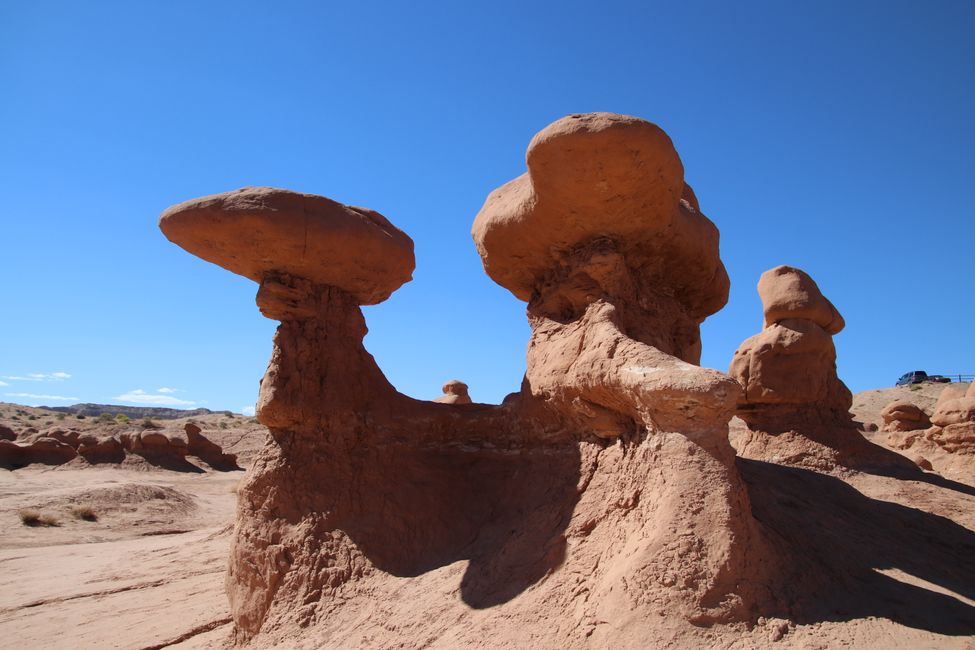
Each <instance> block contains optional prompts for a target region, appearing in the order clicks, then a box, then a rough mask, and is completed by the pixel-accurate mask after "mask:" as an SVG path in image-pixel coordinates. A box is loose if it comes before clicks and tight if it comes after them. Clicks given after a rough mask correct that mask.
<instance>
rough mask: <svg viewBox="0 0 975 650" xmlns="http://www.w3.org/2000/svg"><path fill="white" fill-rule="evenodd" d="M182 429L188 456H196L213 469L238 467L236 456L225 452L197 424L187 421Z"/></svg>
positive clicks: (226, 469) (225, 469)
mask: <svg viewBox="0 0 975 650" xmlns="http://www.w3.org/2000/svg"><path fill="white" fill-rule="evenodd" d="M183 430H184V431H185V432H186V442H187V453H188V454H189V455H190V456H196V457H197V458H199V459H200V460H202V461H205V462H206V463H207V464H208V465H209V466H210V467H212V468H214V469H219V470H224V471H228V470H234V469H240V467H238V466H237V456H235V455H234V454H225V453H224V451H223V449H221V448H220V445H218V444H216V443H215V442H213V441H211V440H210V439H209V438H207V437H206V436H205V435H203V429H201V428H200V426H199V425H197V424H194V423H192V422H187V423H186V425H185V426H184V427H183Z"/></svg>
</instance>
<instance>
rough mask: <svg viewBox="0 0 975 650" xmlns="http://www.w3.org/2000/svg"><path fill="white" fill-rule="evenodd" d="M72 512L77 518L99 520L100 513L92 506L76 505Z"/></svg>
mask: <svg viewBox="0 0 975 650" xmlns="http://www.w3.org/2000/svg"><path fill="white" fill-rule="evenodd" d="M71 514H72V515H74V516H75V518H77V519H84V520H85V521H98V514H96V513H95V509H94V508H92V507H91V506H75V507H73V508H71Z"/></svg>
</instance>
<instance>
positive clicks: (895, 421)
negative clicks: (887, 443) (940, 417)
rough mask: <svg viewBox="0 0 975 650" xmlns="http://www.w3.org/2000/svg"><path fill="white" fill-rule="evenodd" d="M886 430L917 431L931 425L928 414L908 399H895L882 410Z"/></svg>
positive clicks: (881, 415) (881, 414)
mask: <svg viewBox="0 0 975 650" xmlns="http://www.w3.org/2000/svg"><path fill="white" fill-rule="evenodd" d="M880 417H881V418H882V419H883V421H884V428H883V430H884V431H890V432H894V431H916V430H918V429H927V428H928V427H930V426H931V419H930V418H929V417H928V414H927V413H925V412H924V411H922V410H921V409H920V408H919V407H918V406H916V405H915V404H912V403H911V402H908V401H906V400H895V401H893V402H891V403H890V404H888V405H887V406H885V407H884V409H883V410H882V411H881V412H880Z"/></svg>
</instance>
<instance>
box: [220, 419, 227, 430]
mask: <svg viewBox="0 0 975 650" xmlns="http://www.w3.org/2000/svg"><path fill="white" fill-rule="evenodd" d="M218 426H219V427H220V428H221V429H226V428H227V427H228V426H229V425H228V424H227V423H226V422H224V421H223V420H221V421H220V424H219V425H218Z"/></svg>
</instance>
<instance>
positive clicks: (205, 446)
mask: <svg viewBox="0 0 975 650" xmlns="http://www.w3.org/2000/svg"><path fill="white" fill-rule="evenodd" d="M0 443H2V444H0V467H2V468H5V469H20V468H21V467H26V466H28V465H31V464H34V463H40V464H44V465H63V464H64V463H67V462H69V461H71V460H74V459H75V458H77V457H81V458H83V459H84V460H85V461H87V462H88V463H91V464H100V463H122V462H124V461H125V459H126V457H127V456H128V455H130V454H131V455H136V456H140V457H142V458H143V459H145V460H146V461H147V462H149V463H150V464H152V465H156V466H157V467H161V468H163V469H169V470H174V471H182V472H200V471H202V470H201V469H200V468H199V467H198V466H196V465H194V464H192V463H190V462H188V461H187V460H186V458H187V456H194V457H196V458H199V459H200V460H203V461H205V462H206V463H207V464H208V465H210V467H212V468H213V469H216V470H220V471H230V470H238V469H240V467H238V466H237V457H236V456H235V455H233V454H225V453H223V450H222V449H221V448H220V446H219V445H217V444H215V443H213V442H211V441H210V440H209V439H208V438H207V437H206V436H204V435H203V434H202V433H201V430H200V428H199V427H197V426H196V425H194V424H187V425H186V431H185V435H183V434H180V433H173V432H169V433H166V432H162V431H153V430H146V431H128V432H124V433H121V434H119V435H98V434H91V433H82V432H80V431H77V430H74V429H66V430H65V429H58V428H54V429H48V430H46V431H40V432H39V431H37V430H34V429H30V430H28V431H25V432H24V433H23V435H22V436H21V437H20V438H19V439H17V440H16V442H15V441H13V440H5V439H0Z"/></svg>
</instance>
